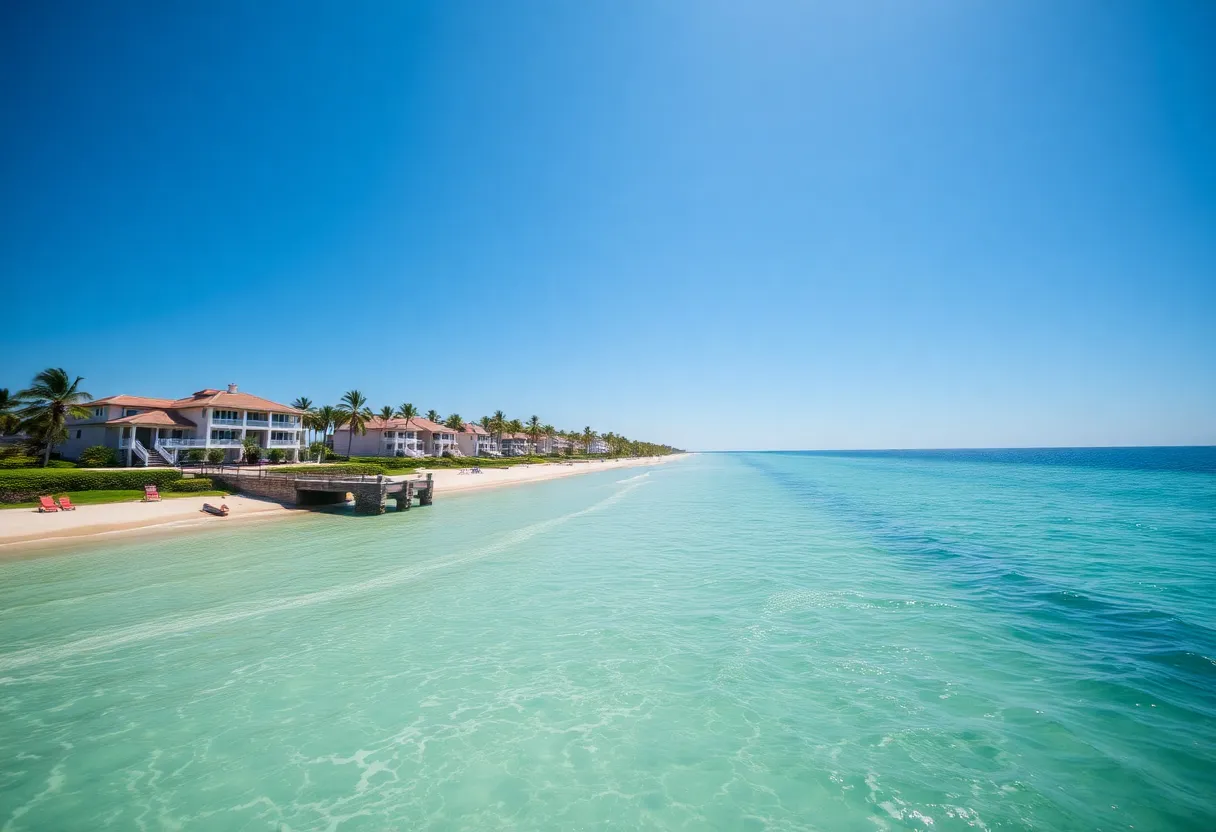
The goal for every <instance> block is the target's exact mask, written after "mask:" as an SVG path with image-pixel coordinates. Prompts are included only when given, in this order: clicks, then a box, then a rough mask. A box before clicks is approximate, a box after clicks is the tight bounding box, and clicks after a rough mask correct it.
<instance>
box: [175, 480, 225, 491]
mask: <svg viewBox="0 0 1216 832" xmlns="http://www.w3.org/2000/svg"><path fill="white" fill-rule="evenodd" d="M167 490H169V491H214V490H215V483H213V482H212V481H211V480H210V479H208V478H207V477H195V478H194V479H190V480H178V481H177V482H172V483H169V486H168V489H167Z"/></svg>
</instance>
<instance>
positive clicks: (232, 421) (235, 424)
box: [211, 417, 245, 428]
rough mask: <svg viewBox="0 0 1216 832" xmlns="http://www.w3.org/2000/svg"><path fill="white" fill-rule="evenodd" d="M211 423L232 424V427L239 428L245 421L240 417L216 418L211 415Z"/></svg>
mask: <svg viewBox="0 0 1216 832" xmlns="http://www.w3.org/2000/svg"><path fill="white" fill-rule="evenodd" d="M211 424H213V425H232V426H233V427H238V428H239V427H240V426H241V425H243V424H245V422H244V421H242V420H241V419H216V418H215V417H212V419H211Z"/></svg>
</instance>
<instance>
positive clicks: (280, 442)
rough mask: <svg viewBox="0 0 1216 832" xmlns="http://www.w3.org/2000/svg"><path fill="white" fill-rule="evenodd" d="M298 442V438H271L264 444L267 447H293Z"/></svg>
mask: <svg viewBox="0 0 1216 832" xmlns="http://www.w3.org/2000/svg"><path fill="white" fill-rule="evenodd" d="M299 444H300V442H299V440H298V439H271V440H270V441H269V442H267V443H266V446H267V447H268V448H294V447H296V446H298V445H299Z"/></svg>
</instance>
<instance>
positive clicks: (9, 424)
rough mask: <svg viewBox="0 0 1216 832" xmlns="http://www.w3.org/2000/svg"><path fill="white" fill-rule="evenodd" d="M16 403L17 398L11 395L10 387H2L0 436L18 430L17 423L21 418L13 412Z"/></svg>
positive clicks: (0, 393) (0, 390)
mask: <svg viewBox="0 0 1216 832" xmlns="http://www.w3.org/2000/svg"><path fill="white" fill-rule="evenodd" d="M16 404H17V398H16V397H15V396H10V395H9V392H8V388H7V387H0V436H4V435H5V434H9V433H16V432H17V423H18V421H20V420H19V419H18V418H17V414H15V413H13V407H14V406H15V405H16Z"/></svg>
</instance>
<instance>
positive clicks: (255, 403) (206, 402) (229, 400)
mask: <svg viewBox="0 0 1216 832" xmlns="http://www.w3.org/2000/svg"><path fill="white" fill-rule="evenodd" d="M169 407H175V408H178V409H181V408H183V407H218V408H221V409H223V410H262V411H266V412H267V413H291V414H294V415H296V416H299V415H302V414H303V413H304V411H302V410H297V409H296V408H294V407H288V406H287V405H285V404H279V403H278V402H272V401H270V400H269V399H263V398H261V397H260V396H253V395H250V394H249V393H226V392H224V391H222V390H200V391H198V392H197V393H195V394H194V395H193V396H188V397H186V398H184V399H178V400H176V401H174V402H171V403H170V404H169Z"/></svg>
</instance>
